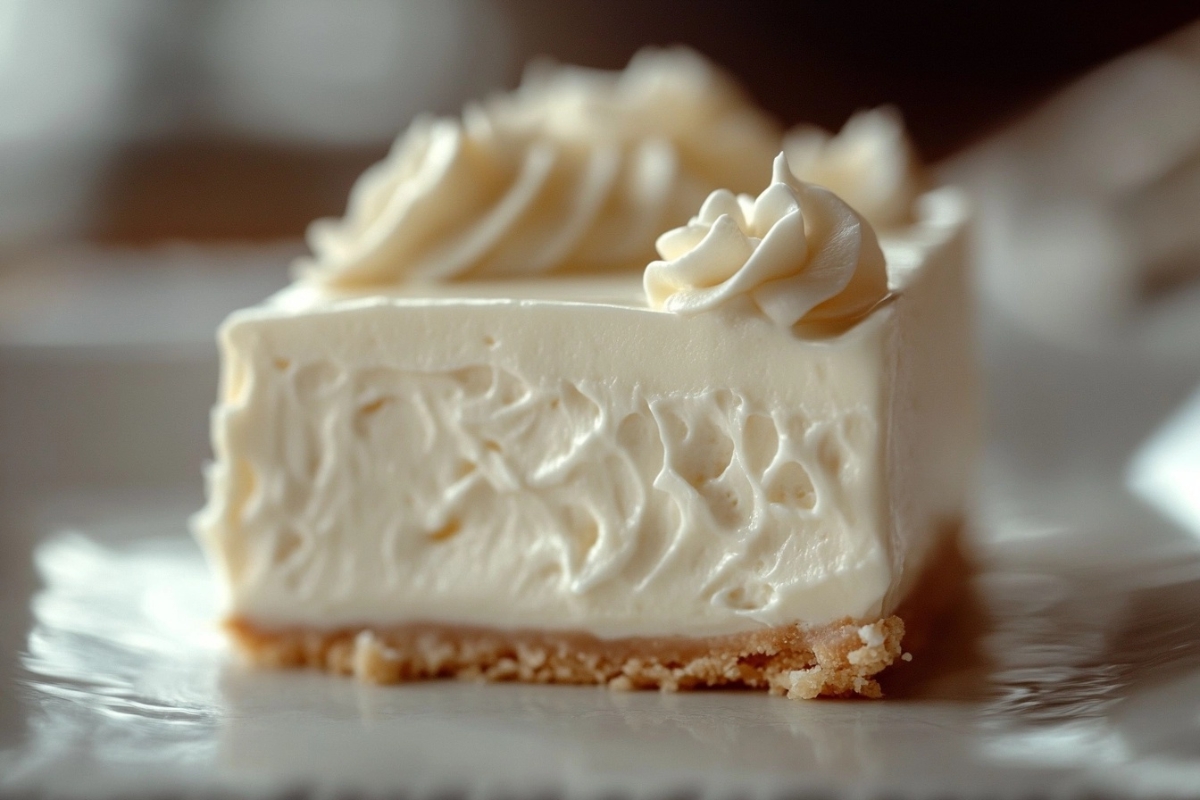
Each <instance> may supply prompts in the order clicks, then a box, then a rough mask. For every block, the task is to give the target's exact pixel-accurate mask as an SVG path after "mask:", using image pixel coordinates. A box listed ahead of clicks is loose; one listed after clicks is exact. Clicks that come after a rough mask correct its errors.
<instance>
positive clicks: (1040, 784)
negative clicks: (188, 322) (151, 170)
mask: <svg viewBox="0 0 1200 800" xmlns="http://www.w3.org/2000/svg"><path fill="white" fill-rule="evenodd" d="M207 324H208V323H207V322H205V323H204V325H205V326H207ZM200 327H203V326H200ZM987 364H988V374H989V378H990V387H991V388H990V392H989V408H990V412H989V435H990V444H989V449H988V458H987V461H986V464H985V469H984V475H983V486H982V490H983V491H982V502H981V508H980V513H979V518H978V531H977V533H976V537H975V539H974V541H973V549H974V551H975V555H976V557H977V558H978V560H979V562H980V574H979V576H978V578H977V580H976V582H975V584H976V585H975V594H976V600H975V601H974V602H973V603H967V604H964V605H963V606H962V607H961V608H959V609H957V610H956V613H955V614H954V615H953V618H952V619H950V620H949V621H948V622H947V623H946V625H945V626H944V627H943V637H944V638H943V640H942V641H941V642H939V643H937V644H935V645H934V646H933V647H932V648H930V649H928V650H926V651H924V652H921V653H919V654H918V657H917V658H916V659H915V660H914V662H913V663H912V664H910V665H901V666H900V667H899V668H898V669H897V670H896V672H895V674H894V675H893V676H892V677H891V679H890V680H889V681H888V682H887V684H886V686H885V688H886V689H887V690H888V691H889V694H890V696H889V698H888V699H886V700H884V701H881V702H866V701H849V702H840V701H835V702H830V701H821V702H807V703H805V702H790V701H787V700H782V699H779V698H772V697H767V696H763V695H760V694H754V693H748V692H732V691H726V692H710V693H699V694H680V695H671V694H658V693H632V694H629V693H614V692H608V691H605V690H601V689H595V688H577V687H527V686H514V685H501V686H482V685H475V684H469V683H426V684H419V685H409V686H398V687H384V688H380V687H369V686H361V685H358V684H356V683H354V682H352V681H349V680H345V679H337V678H328V677H325V676H321V675H314V674H306V673H256V672H250V671H247V670H245V669H243V668H242V667H240V666H238V665H237V664H236V663H234V662H232V661H231V660H230V659H229V657H228V655H227V653H226V651H225V649H224V644H223V642H222V641H221V638H220V636H219V635H218V633H217V631H216V630H215V627H214V625H213V611H214V605H215V604H214V601H213V597H212V594H211V586H210V584H209V582H208V579H207V575H206V572H205V568H204V565H203V563H202V561H201V559H200V556H199V552H198V551H197V549H196V547H195V545H194V544H193V543H192V542H191V540H190V539H189V537H188V536H187V533H186V517H187V515H188V513H189V512H190V511H192V510H193V509H195V508H196V507H197V505H198V504H199V502H200V498H199V495H198V491H199V487H198V484H199V481H198V478H196V479H195V480H192V479H191V478H190V477H189V476H191V475H197V474H198V467H199V463H198V462H199V458H200V454H201V453H202V452H203V435H204V433H203V428H204V425H203V409H204V406H206V405H207V403H208V399H207V398H208V397H210V396H211V391H212V389H211V386H212V381H213V378H214V372H215V367H214V364H213V360H212V353H211V349H210V348H208V347H207V346H203V347H199V346H198V347H197V348H193V349H187V348H184V349H183V350H180V349H178V348H175V349H173V350H171V351H170V352H169V353H166V354H164V353H163V352H162V351H161V350H156V349H153V348H151V349H150V350H147V349H145V348H140V347H139V346H137V344H136V343H133V344H128V343H126V344H122V345H120V346H117V345H106V346H105V348H102V349H100V350H97V349H95V348H91V349H89V348H87V347H84V346H83V345H82V344H81V345H78V346H72V345H70V343H67V344H65V345H64V344H62V343H57V344H55V346H54V347H53V348H47V347H40V346H37V345H36V343H35V344H33V345H31V344H29V343H28V342H26V343H21V344H20V346H19V347H18V346H12V347H9V348H8V349H4V348H3V347H0V425H3V426H4V427H0V449H3V450H4V451H5V452H4V454H3V457H2V458H0V466H3V467H4V469H5V470H6V472H5V473H3V475H4V476H7V477H6V478H5V482H4V483H3V484H0V669H2V670H3V672H0V794H25V793H28V794H43V793H45V794H49V795H53V796H62V797H95V796H103V795H112V796H146V795H153V796H156V797H162V796H175V795H189V794H195V793H201V794H206V795H207V794H212V793H225V792H231V793H236V794H239V795H251V796H278V795H280V794H282V793H285V792H291V791H296V792H299V793H301V794H304V793H307V792H309V791H316V790H322V791H324V792H328V793H334V794H337V795H338V796H348V795H351V794H354V793H357V792H367V793H372V794H374V793H397V792H404V793H406V794H409V795H422V794H426V793H434V794H439V795H440V794H443V793H450V792H453V793H459V792H462V793H473V794H474V793H478V794H480V795H486V796H491V795H504V796H528V795H530V794H534V793H536V794H538V795H539V796H552V795H564V796H588V797H595V796H611V797H617V796H625V795H636V796H645V795H648V794H652V795H671V796H678V795H681V794H694V795H700V796H710V795H711V796H716V795H720V796H730V795H736V796H778V795H780V794H781V793H794V792H800V791H804V790H817V789H820V790H825V791H827V792H829V793H832V794H835V795H839V796H840V795H845V796H862V795H864V794H867V795H873V794H884V795H887V796H889V797H909V796H929V795H939V796H948V795H960V796H988V797H1005V796H1022V797H1028V796H1066V795H1077V794H1078V793H1081V792H1088V793H1094V794H1099V795H1117V796H1124V795H1151V794H1152V795H1172V796H1191V795H1197V794H1200V547H1198V544H1197V542H1198V540H1197V537H1196V534H1195V533H1194V532H1189V531H1188V530H1187V520H1186V519H1183V520H1179V519H1178V518H1177V519H1176V521H1174V522H1172V521H1169V520H1168V517H1167V516H1166V515H1161V514H1159V513H1158V512H1157V511H1156V510H1154V509H1153V508H1152V507H1150V506H1149V505H1144V504H1143V503H1142V502H1141V501H1139V500H1137V499H1136V498H1135V497H1134V496H1133V495H1132V494H1131V493H1130V492H1129V491H1128V490H1127V489H1126V488H1125V484H1124V480H1125V479H1124V476H1125V472H1126V468H1127V464H1129V463H1130V459H1131V457H1132V456H1133V454H1134V452H1135V451H1136V450H1137V448H1138V446H1139V443H1140V442H1142V441H1143V440H1144V439H1146V437H1147V436H1149V435H1150V434H1151V433H1152V432H1153V431H1154V430H1155V429H1156V428H1157V427H1158V426H1159V425H1160V423H1161V422H1162V421H1163V420H1164V419H1165V418H1166V417H1167V416H1168V414H1169V412H1170V411H1171V410H1172V409H1173V408H1175V407H1177V406H1178V405H1179V404H1180V403H1181V402H1182V401H1183V399H1184V398H1185V397H1186V396H1187V395H1188V393H1189V392H1190V390H1191V388H1192V386H1193V385H1194V384H1195V383H1196V381H1197V380H1200V365H1197V364H1196V363H1184V364H1181V363H1179V362H1174V363H1169V364H1167V363H1155V362H1147V361H1146V360H1145V359H1142V358H1138V357H1136V356H1133V355H1126V356H1120V357H1115V356H1112V355H1111V354H1108V355H1101V354H1091V355H1088V354H1081V353H1063V352H1057V351H1055V350H1053V348H1051V347H1050V346H1048V345H1045V344H1039V343H1037V342H1033V341H1030V340H1026V339H1023V338H1021V337H1020V336H1018V335H1016V334H1015V333H1013V332H1011V331H1008V332H1005V331H1003V330H998V329H995V328H989V332H988V338H987ZM1172 452H1173V454H1172V458H1173V459H1175V461H1173V462H1172V463H1173V464H1177V463H1179V462H1178V459H1179V458H1180V453H1181V452H1182V453H1185V454H1186V452H1187V450H1186V448H1182V449H1181V448H1180V447H1176V448H1174V449H1173V451H1172ZM1191 452H1193V453H1196V452H1200V444H1196V445H1194V446H1192V450H1191ZM1147 458H1152V456H1147ZM193 462H194V463H193ZM1139 463H1140V462H1139ZM1193 463H1194V462H1193ZM22 470H24V471H22ZM1147 474H1153V470H1151V471H1150V473H1147ZM1172 474H1175V475H1178V474H1180V473H1179V471H1178V470H1177V469H1176V470H1175V471H1174V472H1173V473H1172ZM22 475H24V476H25V478H26V479H24V480H18V479H21V477H22ZM29 476H32V477H29ZM1196 491H1198V492H1200V486H1197V487H1196ZM1143 495H1144V496H1152V495H1153V493H1151V494H1146V493H1145V492H1144V491H1143Z"/></svg>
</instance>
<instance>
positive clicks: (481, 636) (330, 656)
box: [226, 616, 904, 699]
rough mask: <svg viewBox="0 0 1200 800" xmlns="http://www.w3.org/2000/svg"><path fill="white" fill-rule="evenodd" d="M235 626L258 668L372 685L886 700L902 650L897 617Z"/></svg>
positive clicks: (245, 623)
mask: <svg viewBox="0 0 1200 800" xmlns="http://www.w3.org/2000/svg"><path fill="white" fill-rule="evenodd" d="M226 627H227V629H228V630H229V632H230V634H231V635H232V637H233V638H234V640H235V642H236V643H237V644H238V646H239V649H240V650H241V651H242V652H243V653H244V654H245V655H247V656H248V657H249V659H250V660H251V662H253V663H254V664H256V665H259V666H268V667H313V668H317V669H323V670H326V671H328V672H333V673H339V674H344V675H354V676H355V677H357V678H359V679H360V680H364V681H368V682H372V683H398V682H401V681H412V680H420V679H423V678H460V679H468V680H470V679H475V680H485V681H523V682H526V683H573V684H602V685H607V686H609V687H611V688H614V689H653V688H657V689H662V690H664V691H678V690H681V689H700V688H709V687H717V686H744V687H749V688H757V689H768V690H769V691H770V692H771V693H772V694H780V695H786V696H787V697H790V698H803V699H809V698H814V697H846V696H851V695H862V696H864V697H880V696H882V692H881V690H880V688H879V684H878V682H876V681H875V679H874V677H873V676H874V675H876V674H877V673H878V672H880V671H881V670H883V669H884V668H885V667H887V666H888V665H890V664H891V663H892V662H894V661H895V660H896V659H897V658H900V656H901V648H900V641H901V639H902V638H903V637H904V623H903V621H901V619H900V618H899V617H895V616H892V617H887V618H886V619H882V620H878V621H876V622H872V623H868V624H863V623H861V622H856V621H852V620H849V619H846V620H842V621H839V622H836V623H833V624H831V625H826V626H822V627H818V628H803V627H801V626H798V625H787V626H782V627H777V628H769V629H765V630H761V631H752V632H748V633H739V634H732V635H727V636H714V637H700V638H684V637H670V638H650V637H638V638H625V639H612V640H606V639H599V638H596V637H595V636H591V635H590V634H586V633H578V632H555V631H497V630H491V629H484V628H470V627H462V626H451V625H403V626H395V627H388V628H363V629H342V630H336V631H320V630H304V629H292V630H282V631H266V630H263V629H261V628H258V627H256V626H254V625H253V624H252V623H250V622H248V621H246V620H238V619H235V620H231V621H230V622H228V623H227V625H226Z"/></svg>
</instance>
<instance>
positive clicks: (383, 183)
mask: <svg viewBox="0 0 1200 800" xmlns="http://www.w3.org/2000/svg"><path fill="white" fill-rule="evenodd" d="M778 141H779V132H778V131H777V130H776V129H775V128H774V126H773V124H772V123H771V121H770V120H769V119H768V118H767V117H766V116H765V115H764V114H762V113H761V112H760V111H758V110H757V109H756V108H755V107H754V106H753V105H752V104H751V103H750V102H749V101H748V100H747V99H746V98H745V96H744V95H743V94H742V93H741V91H740V90H739V89H738V87H737V86H736V85H735V84H734V83H733V82H732V81H731V80H730V79H729V78H727V77H726V76H725V75H723V74H722V73H721V72H719V71H718V70H717V69H716V68H715V67H714V66H712V65H711V64H709V63H708V62H706V61H705V60H704V59H702V58H701V57H700V56H698V55H696V54H695V53H692V52H690V51H687V50H667V51H653V50H650V51H643V52H642V53H639V54H638V55H637V56H635V57H634V59H633V60H632V61H631V62H630V64H629V66H628V68H627V69H626V70H625V71H623V72H620V73H609V72H601V71H595V70H586V69H581V68H576V67H559V66H547V65H542V66H540V67H535V68H533V69H531V70H530V71H529V72H528V73H527V75H526V77H525V79H524V80H523V82H522V84H521V86H520V87H519V88H518V89H517V90H516V91H515V92H513V93H512V94H510V95H503V96H499V97H495V98H493V99H492V100H490V101H488V102H485V103H483V104H480V105H474V106H470V107H468V108H467V109H466V110H465V112H464V114H463V116H462V118H461V119H433V118H421V119H418V120H416V121H415V122H414V123H413V124H412V126H411V127H410V128H409V130H408V131H407V133H405V134H404V135H403V136H402V137H401V138H400V139H399V140H398V141H397V143H396V145H395V147H394V148H393V150H392V152H391V154H390V155H389V156H388V158H387V159H385V160H384V161H383V162H382V163H380V164H378V165H376V166H375V167H373V168H371V169H370V170H368V171H367V172H366V173H365V174H364V175H363V176H362V178H360V180H359V182H358V183H357V185H356V186H355V187H354V189H353V191H352V192H351V196H350V201H349V205H348V208H347V212H346V215H345V216H344V217H343V218H342V219H338V220H319V221H317V222H316V223H314V224H313V226H312V227H311V228H310V231H309V243H310V246H311V248H312V252H313V255H312V256H311V257H310V258H306V259H302V260H301V261H300V262H299V264H298V272H299V273H300V274H301V275H306V276H310V277H312V278H315V279H317V280H319V281H321V282H324V283H327V284H331V285H337V286H344V287H349V286H353V287H371V286H381V285H382V286H386V285H392V284H397V283H401V282H405V281H442V280H455V279H479V278H490V277H503V276H508V275H514V274H541V273H554V272H603V271H611V270H620V269H637V268H641V266H642V265H644V264H645V263H646V262H647V261H649V260H650V259H651V258H653V241H654V237H655V236H657V235H658V233H660V232H661V231H663V230H664V229H666V228H669V227H671V226H672V225H677V224H679V223H680V222H682V221H683V220H685V219H686V218H687V216H688V215H689V214H690V213H692V211H693V209H695V208H696V206H697V205H699V203H700V201H701V199H702V198H703V197H704V196H705V195H706V194H707V193H708V192H709V191H711V190H713V189H715V188H717V187H718V186H731V187H734V188H736V189H739V190H747V189H750V188H752V187H754V186H755V185H761V181H762V180H763V179H765V177H766V176H765V171H766V164H767V162H768V159H769V158H770V156H771V154H772V153H773V152H775V151H776V150H777V148H778V144H777V143H778Z"/></svg>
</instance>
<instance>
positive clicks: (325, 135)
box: [0, 0, 1197, 263]
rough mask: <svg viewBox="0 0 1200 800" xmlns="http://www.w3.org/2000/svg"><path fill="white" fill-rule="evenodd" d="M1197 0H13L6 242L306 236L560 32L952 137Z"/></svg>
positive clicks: (758, 92) (561, 41) (785, 96)
mask: <svg viewBox="0 0 1200 800" xmlns="http://www.w3.org/2000/svg"><path fill="white" fill-rule="evenodd" d="M1196 15H1197V6H1196V4H1195V3H1194V2H1166V1H1165V0H1149V2H1141V3H1138V4H1136V7H1134V6H1131V5H1130V4H1128V3H1083V2H1071V3H1054V2H1048V3H1037V4H1033V3H949V2H944V3H896V2H846V3H817V2H795V3H754V4H740V3H732V2H727V1H726V2H710V1H708V0H660V1H659V2H645V1H644V0H609V1H608V2H586V1H581V0H478V1H477V2H461V1H455V2H449V1H448V0H444V1H442V2H436V3H435V2H393V1H392V0H255V1H254V2H245V0H0V108H3V109H4V111H3V113H2V114H0V198H2V199H0V263H3V260H5V259H6V257H11V255H12V254H13V253H14V252H22V251H24V252H27V251H28V249H29V247H31V246H36V245H39V244H44V243H46V242H54V241H62V240H73V239H81V238H82V239H88V240H93V241H101V242H105V243H120V244H140V243H147V242H155V241H161V240H178V239H184V240H243V239H253V240H263V239H276V238H295V237H297V236H299V235H300V234H301V233H302V231H303V229H304V226H305V224H306V223H307V222H308V221H309V220H311V219H312V218H313V217H316V216H320V215H327V214H333V213H337V212H339V211H340V210H341V208H342V205H343V203H344V199H345V194H346V191H347V189H348V188H349V186H350V184H351V182H352V181H353V179H354V177H355V176H356V175H357V174H358V173H359V172H360V171H361V170H362V168H363V167H365V166H366V165H368V164H369V163H371V162H372V161H374V160H375V159H377V158H379V157H380V156H381V155H382V154H383V152H384V151H385V149H386V148H387V146H388V144H389V142H390V141H391V140H392V139H393V138H394V137H395V135H396V134H397V133H398V132H399V131H400V130H401V129H402V128H403V127H404V126H405V125H406V124H407V122H408V120H409V119H410V118H411V117H412V116H413V115H414V114H415V113H417V112H419V111H425V110H433V111H440V112H454V111H456V110H457V109H458V108H459V107H460V106H461V105H462V103H463V102H464V101H465V100H468V99H470V98H473V97H478V96H480V95H483V94H485V93H487V92H490V91H493V90H498V89H503V88H508V87H511V86H513V85H515V83H516V81H517V79H518V77H519V74H520V70H521V67H522V65H523V64H524V63H525V62H527V61H528V60H529V59H530V58H533V57H536V56H539V55H548V56H551V57H554V58H556V59H559V60H563V61H567V62H574V63H579V64H585V65H589V66H596V67H606V68H618V67H621V66H623V65H624V64H625V63H626V62H627V61H628V59H629V57H630V55H631V54H632V53H633V52H634V51H635V50H636V49H637V48H639V47H641V46H642V45H645V44H650V43H654V44H671V43H685V44H689V45H692V46H693V47H696V48H697V49H699V50H700V51H702V52H703V53H705V54H706V55H708V56H709V57H711V58H713V59H715V60H716V61H717V62H719V63H721V64H722V65H724V66H725V67H726V68H728V69H729V70H731V71H732V72H733V73H734V74H736V75H737V76H738V77H739V78H740V79H741V80H742V81H743V82H744V84H745V85H746V86H747V87H748V89H749V90H750V91H751V92H752V93H753V94H754V96H755V97H756V98H757V99H758V100H759V101H760V102H761V103H762V104H763V105H764V106H765V107H766V108H768V109H769V110H771V111H772V112H774V113H775V114H776V115H778V116H779V118H780V119H781V120H782V121H783V122H785V123H788V124H790V123H794V122H798V121H802V120H803V121H809V122H815V123H818V124H822V125H824V126H826V127H837V126H839V125H840V124H841V122H842V121H844V120H845V118H846V117H847V116H848V115H849V114H850V113H851V112H852V111H854V110H855V109H858V108H861V107H865V106H871V105H876V104H879V103H882V102H891V103H895V104H896V105H898V106H899V107H900V108H901V109H902V111H903V112H904V114H905V116H906V118H907V121H908V124H909V126H910V128H911V131H912V134H913V137H914V139H915V141H916V143H917V145H918V147H919V149H920V150H921V152H922V154H923V155H924V156H925V157H926V158H927V159H930V160H938V159H941V158H943V157H945V156H947V155H949V154H952V153H954V152H956V151H959V150H960V149H961V148H963V147H964V146H965V145H967V144H969V143H971V142H973V141H976V140H978V139H979V138H980V137H981V136H983V135H985V134H986V133H988V132H989V131H992V130H995V129H996V128H997V127H998V126H1000V125H1002V124H1003V123H1004V122H1005V121H1007V120H1010V119H1012V118H1013V117H1014V116H1015V115H1017V114H1019V113H1020V112H1021V111H1022V110H1025V109H1028V108H1030V107H1032V106H1033V105H1034V104H1036V103H1037V102H1038V101H1039V100H1040V99H1042V98H1044V97H1045V96H1047V94H1048V93H1050V92H1051V91H1052V90H1054V89H1055V88H1057V87H1059V86H1062V85H1063V84H1065V83H1066V82H1068V81H1069V80H1070V79H1071V78H1073V77H1075V76H1077V75H1080V74H1082V73H1084V72H1086V71H1087V70H1088V69H1089V68H1090V67H1093V66H1095V65H1097V64H1099V63H1101V62H1104V61H1106V60H1109V59H1111V58H1112V57H1113V56H1115V55H1117V54H1119V53H1121V52H1124V51H1126V50H1129V49H1130V48H1133V47H1135V46H1137V45H1140V44H1142V43H1145V42H1147V41H1150V40H1152V39H1154V38H1156V37H1159V36H1161V35H1163V34H1165V33H1167V32H1169V31H1171V30H1173V29H1175V28H1177V27H1179V26H1181V25H1183V24H1184V23H1186V22H1188V21H1189V20H1190V19H1192V18H1194V17H1195V16H1196Z"/></svg>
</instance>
